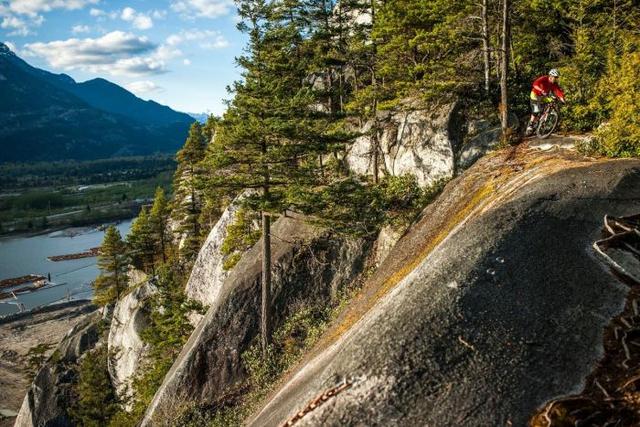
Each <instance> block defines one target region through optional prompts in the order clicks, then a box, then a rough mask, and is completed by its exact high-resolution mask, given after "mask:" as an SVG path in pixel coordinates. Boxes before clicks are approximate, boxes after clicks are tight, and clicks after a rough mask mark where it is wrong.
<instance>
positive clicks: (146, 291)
mask: <svg viewBox="0 0 640 427" xmlns="http://www.w3.org/2000/svg"><path fill="white" fill-rule="evenodd" d="M156 292H157V291H156V288H155V286H154V285H153V284H152V283H150V282H146V283H143V284H142V285H140V286H138V287H136V288H135V289H133V290H132V291H131V292H129V293H128V294H127V295H126V296H125V297H124V298H122V299H120V301H118V303H117V304H116V306H115V308H114V310H113V316H112V318H111V326H110V328H109V336H108V340H107V345H108V349H109V354H110V357H109V364H108V366H109V375H110V377H111V383H112V384H113V386H114V388H115V390H116V392H117V393H118V396H119V397H120V398H121V399H122V400H123V401H125V402H126V401H127V399H128V398H130V397H131V393H132V388H131V386H132V381H133V379H134V376H135V375H136V374H137V373H138V368H139V367H140V366H141V364H142V362H143V361H144V358H145V356H146V354H147V352H148V348H147V345H146V344H145V343H144V342H143V341H142V338H141V336H140V334H141V333H142V331H143V330H144V329H145V328H146V327H147V326H148V324H149V315H150V307H149V298H151V296H153V294H155V293H156ZM130 407H131V405H130V403H127V404H126V409H130Z"/></svg>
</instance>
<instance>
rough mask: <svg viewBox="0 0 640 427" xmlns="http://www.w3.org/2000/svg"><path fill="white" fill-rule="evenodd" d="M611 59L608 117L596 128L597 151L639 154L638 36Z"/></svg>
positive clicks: (639, 50) (608, 154) (608, 78)
mask: <svg viewBox="0 0 640 427" xmlns="http://www.w3.org/2000/svg"><path fill="white" fill-rule="evenodd" d="M630 40H631V41H629V42H628V43H627V44H626V45H625V47H624V51H623V53H622V55H620V56H619V58H618V59H612V60H610V69H609V73H608V76H607V78H606V80H604V81H603V82H602V84H603V86H604V87H605V88H606V89H607V90H608V108H609V109H610V110H611V117H610V119H609V122H608V123H605V124H603V125H602V126H601V127H600V128H599V129H598V131H597V132H596V137H597V141H598V143H599V146H600V152H601V153H602V154H604V155H607V156H610V157H637V156H640V37H635V38H633V39H630Z"/></svg>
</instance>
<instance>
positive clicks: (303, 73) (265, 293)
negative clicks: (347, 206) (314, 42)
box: [208, 0, 335, 349]
mask: <svg viewBox="0 0 640 427" xmlns="http://www.w3.org/2000/svg"><path fill="white" fill-rule="evenodd" d="M307 13H308V10H307V9H305V7H304V5H303V4H302V3H301V2H298V1H291V0H287V1H277V2H266V1H264V0H244V1H240V2H239V14H240V16H241V18H242V19H243V21H242V22H241V23H240V25H239V28H240V30H242V31H243V32H245V33H247V34H248V35H249V47H248V49H247V52H246V54H245V55H243V56H242V57H240V58H239V60H238V63H239V65H240V66H241V67H242V68H243V69H244V73H243V77H244V81H243V82H236V83H235V84H234V85H233V92H234V94H235V97H234V100H233V102H232V103H230V105H229V109H228V110H227V113H226V114H225V116H224V119H223V121H222V123H221V124H220V126H219V130H218V135H217V137H216V143H215V144H216V147H215V149H211V150H210V155H209V158H208V160H209V167H208V169H210V170H214V171H216V173H215V174H213V178H212V180H211V182H210V184H211V185H213V186H217V187H224V188H227V189H231V190H235V191H240V190H242V189H247V188H251V189H259V190H261V191H259V192H256V193H255V195H253V196H251V197H248V198H247V199H246V205H247V208H249V209H251V210H253V211H254V212H261V221H262V254H263V256H262V260H263V267H262V322H261V331H262V344H263V348H265V349H266V347H267V346H268V345H269V342H270V339H271V320H270V318H271V307H270V305H271V254H270V250H271V245H270V238H271V232H270V228H271V219H272V216H274V215H277V214H279V213H280V212H282V211H283V210H284V209H286V208H287V207H289V206H290V204H289V201H290V195H291V194H292V192H296V191H295V189H301V188H305V187H313V185H314V183H317V182H319V181H320V180H321V179H322V173H321V166H320V164H319V162H318V159H319V158H320V157H321V156H322V154H324V153H326V152H327V150H328V146H329V145H330V143H331V141H335V136H334V135H331V133H330V130H329V127H330V120H327V118H326V117H325V116H324V114H323V113H322V112H319V111H317V110H316V109H314V108H313V106H314V105H315V103H316V101H317V96H316V94H314V92H313V90H312V89H311V88H310V87H308V85H307V84H306V78H307V73H308V70H309V68H310V61H311V59H312V58H311V56H310V55H309V54H308V52H309V51H308V50H306V49H305V48H306V46H305V40H304V37H303V34H304V28H305V25H306V19H307V16H308V15H307Z"/></svg>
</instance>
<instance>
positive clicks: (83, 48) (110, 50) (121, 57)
mask: <svg viewBox="0 0 640 427" xmlns="http://www.w3.org/2000/svg"><path fill="white" fill-rule="evenodd" d="M25 50H26V51H28V52H31V53H32V54H33V55H36V56H39V57H42V58H44V59H45V60H46V61H47V62H48V63H49V64H50V65H51V66H53V67H56V68H62V69H65V70H75V69H79V70H84V71H89V72H93V73H107V74H111V75H117V76H145V75H153V74H161V73H164V72H166V71H167V70H166V60H167V59H168V58H171V57H173V56H175V55H177V52H176V49H165V47H164V46H160V47H158V46H157V45H155V44H154V43H152V42H150V41H149V40H148V39H147V38H146V37H138V36H135V35H133V34H131V33H124V32H122V31H114V32H111V33H108V34H105V35H104V36H102V37H100V38H96V39H93V38H85V39H77V38H71V39H68V40H58V41H52V42H48V43H31V44H27V45H26V46H25ZM178 52H179V51H178ZM180 54H181V52H180Z"/></svg>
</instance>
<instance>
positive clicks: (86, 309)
mask: <svg viewBox="0 0 640 427" xmlns="http://www.w3.org/2000/svg"><path fill="white" fill-rule="evenodd" d="M93 310H94V307H93V306H92V305H91V304H90V303H89V302H88V301H75V302H73V303H71V304H61V305H60V306H59V307H57V308H55V309H53V310H52V309H50V308H49V309H47V310H46V311H44V310H43V311H40V312H37V313H35V314H25V315H20V316H16V317H13V318H11V319H6V320H2V321H1V322H0V349H1V350H0V390H2V393H0V427H9V426H12V425H13V422H14V419H15V418H14V417H15V415H17V413H18V411H19V410H20V406H21V405H22V400H23V399H24V396H25V393H26V391H27V389H28V387H29V384H30V383H31V381H32V380H33V378H32V376H33V375H34V373H35V372H33V371H30V369H29V359H30V358H33V356H31V357H30V352H31V355H33V354H34V351H35V350H34V349H36V348H37V347H38V346H40V347H39V348H40V349H42V350H43V354H44V356H45V357H48V356H49V355H51V353H52V352H53V351H54V349H55V347H56V345H57V344H58V342H60V340H61V339H62V337H63V336H64V335H65V334H66V333H67V332H68V331H69V330H70V329H71V328H72V327H73V326H74V325H75V324H76V323H78V322H79V321H80V320H81V319H83V318H84V317H85V316H87V315H88V314H89V313H91V312H93Z"/></svg>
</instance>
